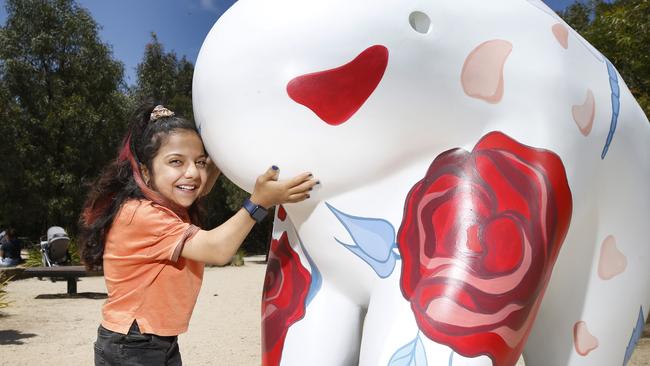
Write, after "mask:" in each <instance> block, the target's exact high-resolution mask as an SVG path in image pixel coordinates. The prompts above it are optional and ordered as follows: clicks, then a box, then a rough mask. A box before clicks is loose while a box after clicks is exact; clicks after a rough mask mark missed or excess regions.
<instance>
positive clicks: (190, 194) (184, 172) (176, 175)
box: [142, 130, 208, 208]
mask: <svg viewBox="0 0 650 366" xmlns="http://www.w3.org/2000/svg"><path fill="white" fill-rule="evenodd" d="M164 139H165V140H164V141H163V142H162V144H161V145H160V148H159V149H158V153H157V154H156V156H154V158H153V160H152V162H151V170H152V171H151V172H148V170H147V169H146V168H143V169H142V170H143V171H142V175H143V178H144V180H145V182H148V184H149V186H150V187H151V188H152V189H154V190H156V191H157V192H158V193H160V194H162V195H163V196H164V197H165V198H167V199H168V200H170V201H172V202H174V203H175V204H177V205H179V206H182V207H185V208H189V207H190V206H191V205H192V203H194V201H195V200H196V199H197V198H199V196H200V195H201V192H202V191H203V189H204V187H205V184H206V182H207V179H208V171H207V164H208V156H207V155H206V153H205V150H204V148H203V142H202V141H201V138H200V137H199V136H198V135H197V134H196V133H195V132H194V131H189V130H177V131H173V132H172V133H170V134H168V135H167V136H166V137H164Z"/></svg>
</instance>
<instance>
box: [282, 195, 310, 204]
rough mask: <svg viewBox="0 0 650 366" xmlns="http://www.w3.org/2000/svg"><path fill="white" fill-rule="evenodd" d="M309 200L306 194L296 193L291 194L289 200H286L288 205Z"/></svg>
mask: <svg viewBox="0 0 650 366" xmlns="http://www.w3.org/2000/svg"><path fill="white" fill-rule="evenodd" d="M307 198H309V194H308V193H296V194H291V195H289V198H288V199H287V202H288V203H296V202H302V201H304V200H306V199H307Z"/></svg>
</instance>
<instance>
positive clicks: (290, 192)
mask: <svg viewBox="0 0 650 366" xmlns="http://www.w3.org/2000/svg"><path fill="white" fill-rule="evenodd" d="M279 175H280V170H279V169H278V168H277V167H275V166H273V167H271V168H269V169H268V170H267V171H266V173H264V174H262V175H260V176H259V177H257V181H256V182H255V188H254V189H253V194H252V195H251V198H250V200H251V201H252V202H253V203H255V204H258V205H260V206H262V207H264V208H267V209H268V208H269V207H271V206H275V205H279V204H283V203H295V202H301V201H304V200H306V199H307V198H309V192H310V191H311V190H312V188H313V187H314V186H315V185H316V184H318V183H319V182H318V181H316V179H314V176H313V175H312V174H311V173H302V174H298V175H296V176H295V177H293V178H291V179H288V180H282V181H278V177H279Z"/></svg>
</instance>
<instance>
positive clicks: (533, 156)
mask: <svg viewBox="0 0 650 366" xmlns="http://www.w3.org/2000/svg"><path fill="white" fill-rule="evenodd" d="M193 98H194V113H195V117H196V120H197V124H198V125H199V128H200V130H201V134H202V136H203V139H204V141H205V144H206V147H207V149H208V151H209V153H210V155H211V156H212V158H213V159H214V160H215V161H216V163H217V165H218V166H219V167H220V168H221V170H222V171H223V172H224V173H225V175H226V176H228V177H229V178H230V179H231V180H233V181H234V182H235V183H236V184H238V185H239V186H241V187H242V188H244V189H247V190H249V191H250V189H251V188H252V187H253V183H254V182H253V180H252V179H253V178H254V177H256V174H257V173H258V172H260V171H263V170H264V169H266V167H268V166H269V165H271V164H276V165H278V166H279V167H280V169H281V171H282V175H283V176H285V177H289V176H292V175H293V174H297V173H299V172H302V171H305V170H310V171H313V172H314V174H315V175H316V176H317V177H319V178H320V180H321V183H322V187H321V188H320V189H318V190H317V191H315V192H314V194H312V198H311V199H309V200H307V201H306V202H304V203H301V204H296V205H289V206H286V207H283V208H278V210H276V212H277V214H276V219H275V220H276V221H275V227H274V240H273V243H272V245H271V256H270V260H269V267H268V272H267V278H266V283H265V292H264V299H263V307H262V311H263V313H262V322H263V333H264V334H263V340H262V343H263V364H264V365H278V364H281V365H327V366H330V365H356V364H359V365H363V366H368V365H372V366H374V365H418V366H420V365H497V366H504V365H514V364H515V363H516V361H517V359H518V358H519V356H520V354H521V353H522V352H523V354H524V358H525V362H526V365H527V366H548V365H554V366H555V365H558V366H559V365H571V366H578V365H589V366H598V365H607V366H609V365H616V364H623V365H625V363H627V360H628V359H629V357H630V355H631V351H632V349H633V348H634V345H635V344H636V341H637V340H638V337H639V336H640V334H641V330H642V328H643V324H644V319H645V318H646V317H647V316H648V308H649V307H650V267H649V266H648V261H649V260H650V243H649V240H648V232H647V228H648V224H649V223H650V190H649V189H648V187H649V186H650V124H649V123H648V120H647V118H646V117H645V115H644V114H643V112H642V110H641V109H640V107H639V106H638V104H637V103H636V101H635V100H634V98H633V97H632V95H631V94H630V92H629V90H628V89H627V87H626V86H625V84H624V82H623V81H622V79H621V78H620V75H618V73H617V72H616V70H615V68H614V66H613V65H611V63H610V62H609V61H608V60H607V59H606V58H605V57H603V55H601V54H600V53H599V52H598V51H597V50H595V49H594V48H592V47H591V46H590V45H589V44H588V43H587V42H586V41H585V40H584V39H582V38H581V37H580V36H579V35H578V34H577V33H575V32H574V31H573V30H572V29H570V28H569V27H568V26H567V25H566V24H565V23H564V22H563V21H562V20H561V19H560V18H559V17H557V16H556V15H555V14H554V13H553V12H552V11H551V10H550V9H549V8H547V7H546V6H545V5H544V4H543V3H542V2H541V1H534V0H529V1H526V0H502V1H467V0H455V1H430V0H429V1H422V0H417V1H406V2H405V1H397V0H381V1H379V2H377V1H362V0H351V1H350V0H329V1H304V0H276V1H269V0H240V1H238V2H237V3H235V4H234V5H233V6H232V8H231V9H230V10H228V11H227V12H226V13H225V14H224V15H223V16H222V17H221V18H220V19H219V21H218V22H217V23H216V25H215V26H214V28H213V29H212V30H211V32H210V33H209V35H208V36H207V38H206V40H205V42H204V44H203V47H202V49H201V52H200V55H199V59H198V61H197V64H196V69H195V77H194V90H193ZM542 299H543V301H542Z"/></svg>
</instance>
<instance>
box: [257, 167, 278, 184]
mask: <svg viewBox="0 0 650 366" xmlns="http://www.w3.org/2000/svg"><path fill="white" fill-rule="evenodd" d="M279 176H280V168H278V167H277V166H275V165H273V166H272V167H270V168H268V169H267V170H266V172H264V174H262V175H261V176H260V178H262V181H264V182H266V181H269V180H278V177H279Z"/></svg>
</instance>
